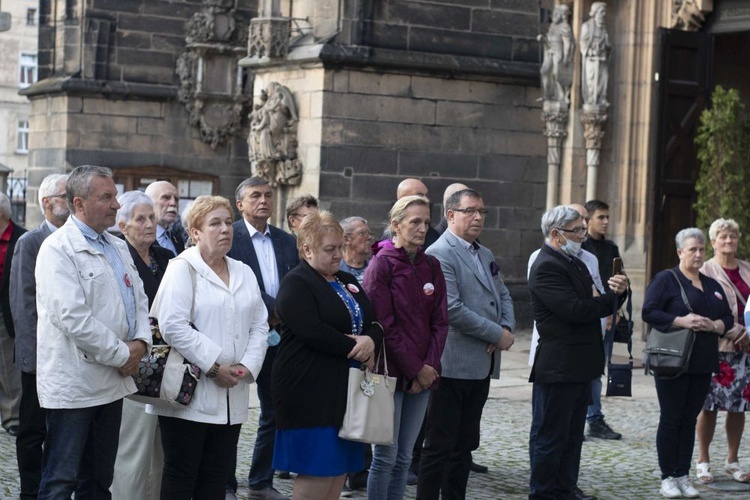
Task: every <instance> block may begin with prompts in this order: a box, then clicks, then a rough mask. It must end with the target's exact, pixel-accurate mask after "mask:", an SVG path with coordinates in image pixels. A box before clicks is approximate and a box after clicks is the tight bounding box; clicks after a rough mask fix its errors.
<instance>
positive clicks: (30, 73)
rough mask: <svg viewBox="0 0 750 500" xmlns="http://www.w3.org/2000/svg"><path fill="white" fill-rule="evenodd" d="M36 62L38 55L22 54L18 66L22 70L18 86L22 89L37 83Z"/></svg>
mask: <svg viewBox="0 0 750 500" xmlns="http://www.w3.org/2000/svg"><path fill="white" fill-rule="evenodd" d="M36 60H37V59H36V54H28V53H24V52H22V53H21V60H20V62H19V65H18V66H19V67H20V69H21V73H20V75H19V78H18V86H19V87H21V88H22V89H23V88H26V87H28V86H29V85H31V84H32V83H34V82H35V81H36V74H37V73H36V70H37V65H36Z"/></svg>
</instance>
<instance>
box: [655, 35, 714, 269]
mask: <svg viewBox="0 0 750 500" xmlns="http://www.w3.org/2000/svg"><path fill="white" fill-rule="evenodd" d="M659 39H660V44H661V46H660V49H661V50H660V51H659V55H660V58H659V61H657V64H656V68H657V71H658V72H659V84H658V97H657V99H658V100H657V105H656V113H657V114H656V117H655V119H656V121H657V131H656V134H657V136H656V140H655V159H654V161H655V168H654V175H655V179H654V198H653V208H654V210H653V214H654V215H653V217H654V218H653V220H652V225H651V227H652V234H651V251H650V252H649V269H650V275H651V277H653V275H654V274H656V273H657V272H659V271H661V270H662V269H666V268H668V267H673V266H675V265H676V264H677V254H676V251H675V242H674V236H675V234H677V232H678V231H679V230H680V229H683V228H686V227H691V226H693V225H695V212H694V211H693V203H695V199H696V193H695V181H696V180H697V178H698V172H699V164H698V158H697V152H696V147H695V143H694V141H693V139H694V137H695V133H696V130H697V128H698V121H699V118H700V114H701V111H703V109H704V108H705V107H706V104H707V101H708V97H709V96H708V85H709V66H710V64H709V62H710V57H711V50H710V44H711V38H710V37H709V36H708V35H707V34H705V33H690V32H685V31H677V30H668V29H664V28H662V29H660V30H659Z"/></svg>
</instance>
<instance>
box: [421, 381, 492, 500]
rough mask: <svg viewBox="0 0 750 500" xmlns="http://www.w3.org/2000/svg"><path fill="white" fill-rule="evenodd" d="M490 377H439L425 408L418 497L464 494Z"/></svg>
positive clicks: (448, 499)
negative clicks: (466, 378)
mask: <svg viewBox="0 0 750 500" xmlns="http://www.w3.org/2000/svg"><path fill="white" fill-rule="evenodd" d="M489 392H490V377H489V375H488V376H487V378H485V379H481V380H461V379H452V378H441V379H440V388H439V389H438V390H436V391H434V392H433V393H432V397H431V398H430V406H429V407H428V410H427V424H426V428H425V441H424V448H423V449H422V460H421V462H420V464H419V482H418V486H417V498H419V499H420V500H438V499H439V498H440V495H441V492H442V498H443V500H454V499H463V498H466V483H467V482H468V480H469V471H470V468H471V452H472V451H474V450H476V449H477V448H478V447H479V426H480V422H481V420H482V410H483V409H484V404H485V403H486V402H487V396H488V394H489Z"/></svg>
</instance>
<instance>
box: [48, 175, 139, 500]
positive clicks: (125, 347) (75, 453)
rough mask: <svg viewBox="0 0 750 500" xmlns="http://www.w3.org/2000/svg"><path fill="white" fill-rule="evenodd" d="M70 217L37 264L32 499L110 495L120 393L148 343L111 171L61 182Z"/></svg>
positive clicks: (127, 388)
mask: <svg viewBox="0 0 750 500" xmlns="http://www.w3.org/2000/svg"><path fill="white" fill-rule="evenodd" d="M66 195H67V200H68V205H69V207H70V211H71V214H72V215H71V216H70V218H69V219H68V221H67V222H66V223H65V225H63V226H62V227H61V228H60V229H58V230H57V231H55V232H54V233H53V234H52V235H50V236H49V237H48V238H47V239H46V240H45V241H44V243H43V244H42V246H41V248H40V250H39V255H38V257H37V265H36V271H35V276H36V283H37V287H36V289H37V308H38V316H39V319H38V322H37V337H38V342H37V390H38V393H39V404H40V406H41V407H42V408H45V409H46V410H47V439H46V441H45V443H44V458H43V462H42V480H41V484H40V486H39V496H38V498H39V499H47V498H70V496H71V494H72V493H73V492H75V494H76V497H79V496H80V497H81V498H93V497H96V498H110V497H111V495H110V493H109V487H110V485H111V483H112V476H113V472H114V464H115V457H116V455H117V443H118V436H119V429H120V419H121V415H122V399H123V398H124V397H125V396H127V395H128V394H131V393H133V392H135V390H136V388H135V382H134V381H133V379H132V378H131V375H132V374H133V373H135V372H136V370H137V369H138V364H139V362H140V359H141V358H142V357H143V355H144V354H145V353H146V350H147V349H148V348H149V347H150V344H151V330H150V328H149V324H148V299H147V298H146V295H145V293H144V291H143V284H142V283H141V280H140V278H139V277H138V271H137V270H136V268H135V265H134V264H133V260H132V258H131V257H130V252H129V251H128V248H127V246H126V244H125V242H124V241H122V240H120V239H119V238H116V237H114V236H112V235H110V234H109V233H107V231H106V230H107V228H108V227H110V226H112V225H113V224H114V222H115V215H116V214H117V209H118V208H119V207H120V205H119V204H118V203H117V188H116V187H115V183H114V181H113V179H112V171H111V170H110V169H108V168H103V167H96V166H90V165H86V166H82V167H78V168H76V169H75V170H73V172H71V174H70V177H69V178H68V182H67V184H66Z"/></svg>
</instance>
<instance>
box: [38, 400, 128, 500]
mask: <svg viewBox="0 0 750 500" xmlns="http://www.w3.org/2000/svg"><path fill="white" fill-rule="evenodd" d="M121 419H122V399H119V400H117V401H114V402H112V403H108V404H106V405H101V406H92V407H90V408H76V409H65V410H58V409H54V410H53V409H48V410H47V439H46V440H45V442H44V457H43V459H42V480H41V484H40V485H39V496H38V498H39V499H40V500H43V499H50V500H53V499H54V500H58V499H60V498H70V496H71V494H72V493H73V491H75V494H76V499H78V500H82V499H89V498H96V499H101V498H105V499H107V498H111V497H112V495H111V494H110V492H109V487H110V486H111V485H112V477H113V475H114V470H115V458H116V457H117V444H118V442H119V439H120V420H121Z"/></svg>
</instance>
